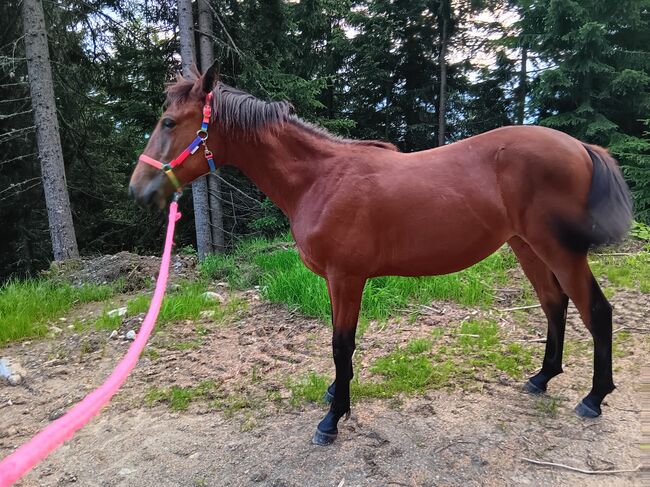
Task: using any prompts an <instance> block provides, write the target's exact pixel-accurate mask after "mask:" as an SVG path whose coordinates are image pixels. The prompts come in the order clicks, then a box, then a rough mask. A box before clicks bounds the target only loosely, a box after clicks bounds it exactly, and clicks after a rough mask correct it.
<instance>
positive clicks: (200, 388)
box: [144, 379, 217, 411]
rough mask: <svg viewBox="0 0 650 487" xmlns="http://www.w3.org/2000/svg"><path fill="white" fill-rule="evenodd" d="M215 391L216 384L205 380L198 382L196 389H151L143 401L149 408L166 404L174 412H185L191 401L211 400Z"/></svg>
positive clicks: (176, 387)
mask: <svg viewBox="0 0 650 487" xmlns="http://www.w3.org/2000/svg"><path fill="white" fill-rule="evenodd" d="M216 390H217V384H216V382H215V381H213V380H211V379H206V380H203V381H201V382H199V384H198V385H197V386H196V387H178V386H172V387H171V388H169V389H162V388H158V387H152V388H151V389H149V391H148V392H147V394H146V395H145V398H144V399H145V402H146V403H147V405H148V406H149V407H152V406H153V405H154V404H157V403H166V404H168V405H169V407H170V408H171V409H172V410H174V411H185V410H186V409H187V408H188V407H189V405H190V403H192V402H193V401H196V400H198V399H211V398H212V397H213V395H214V394H215V392H216Z"/></svg>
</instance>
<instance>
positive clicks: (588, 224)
mask: <svg viewBox="0 0 650 487" xmlns="http://www.w3.org/2000/svg"><path fill="white" fill-rule="evenodd" d="M582 145H583V146H584V148H585V150H586V151H587V153H588V154H589V157H590V158H591V162H592V164H593V173H592V176H591V187H590V188H589V195H588V197H587V218H586V220H585V221H583V222H581V223H578V224H576V223H575V222H571V223H569V222H567V221H563V222H562V221H561V222H559V225H558V230H559V235H560V238H561V240H562V242H563V243H564V244H565V245H566V246H567V247H568V248H570V249H571V250H573V251H575V252H581V253H582V252H586V251H587V250H588V249H589V248H590V247H597V246H599V245H608V244H613V243H616V242H620V241H621V240H622V239H623V238H625V236H626V235H627V232H628V231H629V229H630V226H631V224H632V218H633V214H632V197H631V195H630V190H629V188H628V186H627V183H626V182H625V180H624V179H623V174H622V173H621V170H620V168H619V167H618V163H617V162H616V159H614V158H613V157H612V156H611V155H610V154H609V152H607V150H605V149H603V148H602V147H598V146H595V145H588V144H582Z"/></svg>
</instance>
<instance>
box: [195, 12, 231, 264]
mask: <svg viewBox="0 0 650 487" xmlns="http://www.w3.org/2000/svg"><path fill="white" fill-rule="evenodd" d="M208 1H209V0H198V2H199V31H201V36H200V38H199V52H200V56H201V71H203V72H205V70H206V69H208V68H209V67H210V66H211V65H212V63H213V62H214V51H213V44H212V38H211V37H210V36H212V35H213V29H212V10H211V9H210V5H209V3H208ZM207 180H208V203H209V206H210V232H211V237H212V251H213V252H215V253H221V252H223V251H224V249H225V241H224V235H223V208H222V206H221V181H220V180H219V178H218V177H217V175H216V174H210V175H208V177H207Z"/></svg>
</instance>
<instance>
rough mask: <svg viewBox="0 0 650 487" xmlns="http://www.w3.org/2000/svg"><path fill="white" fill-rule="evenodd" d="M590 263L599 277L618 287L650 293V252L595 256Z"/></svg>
mask: <svg viewBox="0 0 650 487" xmlns="http://www.w3.org/2000/svg"><path fill="white" fill-rule="evenodd" d="M592 259H593V260H591V261H590V264H591V268H592V270H593V272H594V274H596V275H597V276H605V277H607V279H608V280H609V282H611V283H612V284H613V285H614V286H616V287H623V288H628V289H639V290H640V291H641V292H642V293H646V294H647V293H650V252H639V253H638V254H634V255H625V256H607V255H595V256H592Z"/></svg>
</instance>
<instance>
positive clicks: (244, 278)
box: [201, 236, 516, 321]
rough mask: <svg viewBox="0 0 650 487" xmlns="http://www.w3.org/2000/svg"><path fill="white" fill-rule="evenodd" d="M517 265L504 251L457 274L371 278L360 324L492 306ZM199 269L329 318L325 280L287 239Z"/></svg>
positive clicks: (251, 245)
mask: <svg viewBox="0 0 650 487" xmlns="http://www.w3.org/2000/svg"><path fill="white" fill-rule="evenodd" d="M514 266H516V259H515V257H514V255H513V254H512V252H509V251H507V250H502V251H499V252H496V253H495V254H493V255H491V256H490V257H488V258H487V259H485V260H483V261H482V262H480V263H478V264H476V265H475V266H473V267H471V268H469V269H466V270H464V271H461V272H457V273H455V274H448V275H444V276H436V277H423V278H416V277H410V278H407V277H395V276H388V277H378V278H374V279H370V280H369V281H368V282H367V283H366V287H365V290H364V293H363V301H362V305H361V320H362V321H363V320H369V319H370V320H372V319H385V318H388V317H389V316H391V315H392V314H394V313H396V312H398V311H400V310H403V309H404V308H405V307H406V306H407V305H408V304H409V303H413V302H415V303H420V304H428V303H430V302H431V301H432V300H450V301H455V302H457V303H460V304H464V305H472V306H488V305H490V304H492V302H493V288H494V287H495V286H496V285H498V284H501V283H503V282H505V281H506V279H507V274H506V271H507V270H508V269H511V268H513V267H514ZM201 270H202V272H203V274H204V275H206V276H209V277H211V278H216V279H224V280H227V281H228V282H229V283H230V284H231V285H233V286H235V287H240V288H242V287H251V286H253V285H259V286H260V287H261V291H262V294H263V296H264V297H265V298H266V299H268V300H269V301H273V302H278V303H284V304H286V305H287V306H289V307H290V308H293V309H297V310H299V311H300V312H302V313H303V314H305V315H307V316H313V317H317V318H320V319H322V320H325V321H329V319H330V302H329V297H328V294H327V287H326V285H325V281H324V280H323V279H322V278H321V277H319V276H317V275H315V274H314V273H312V272H311V271H310V270H308V269H307V268H306V267H305V265H304V264H303V263H302V261H301V260H300V257H299V255H298V252H297V251H296V250H295V249H294V248H293V244H292V243H291V242H287V236H284V237H282V238H281V239H276V240H273V241H268V240H263V239H257V240H252V241H247V242H244V243H242V244H240V246H238V247H237V248H236V249H235V251H234V252H233V253H232V254H230V255H226V256H223V255H220V256H211V257H208V258H207V259H206V260H205V261H204V262H203V264H202V265H201Z"/></svg>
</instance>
